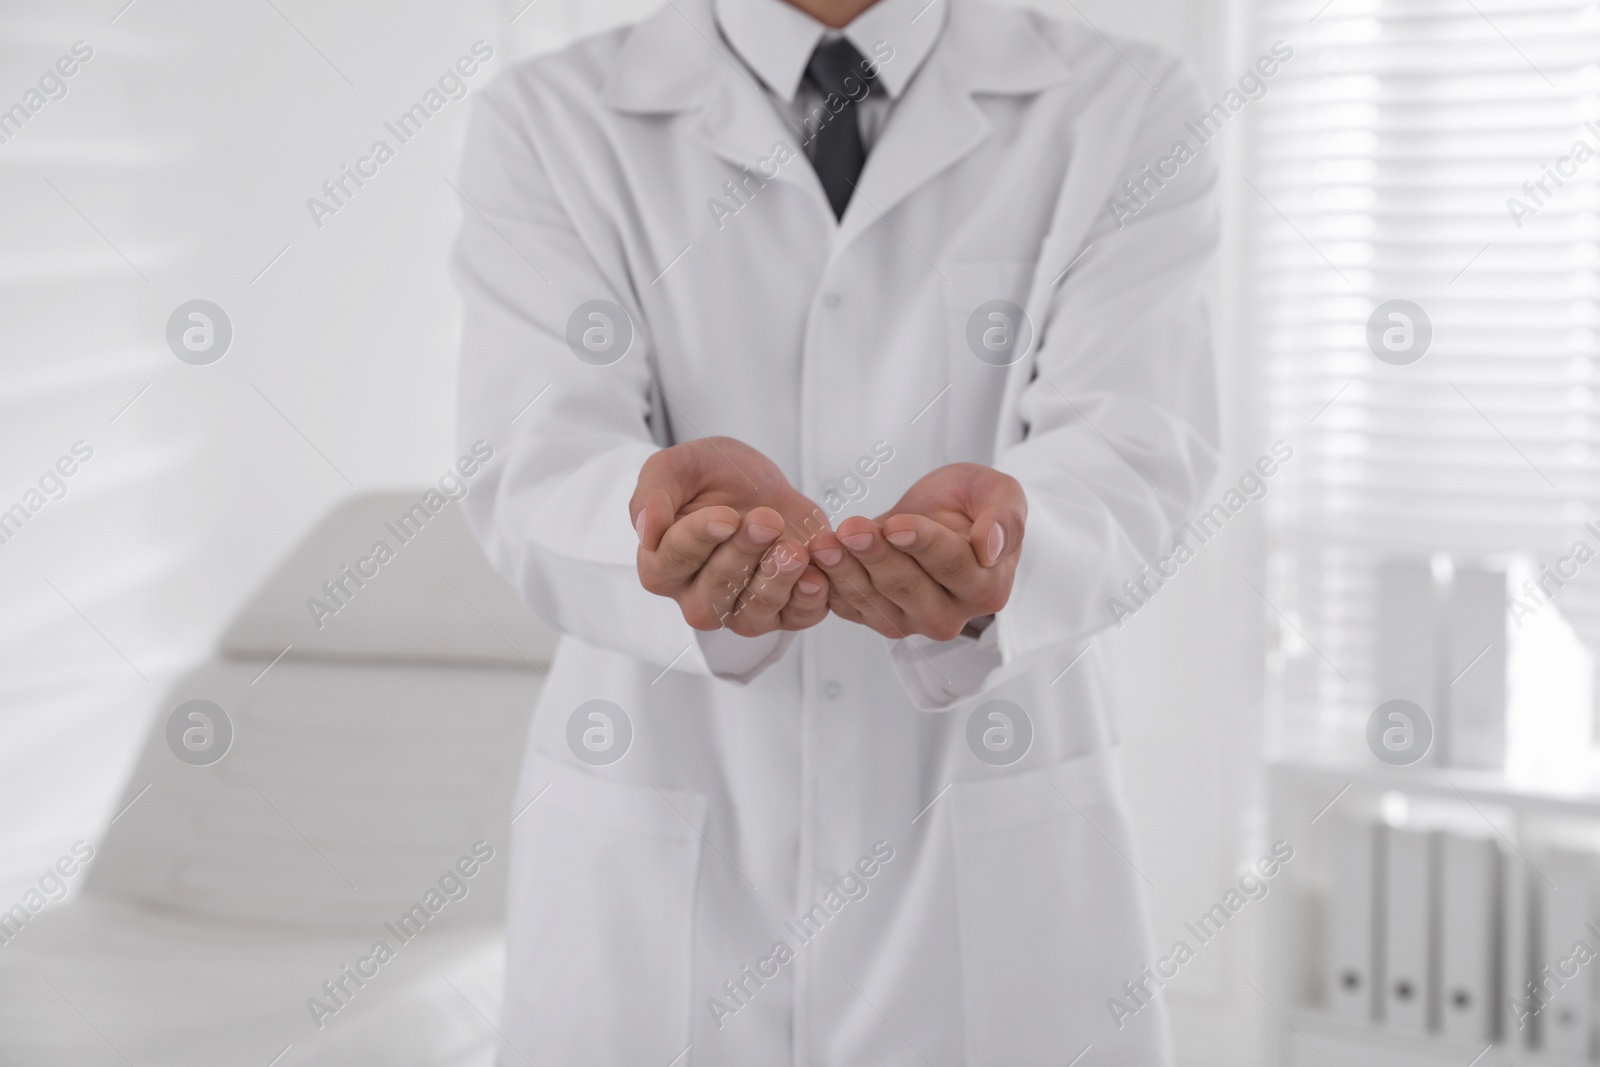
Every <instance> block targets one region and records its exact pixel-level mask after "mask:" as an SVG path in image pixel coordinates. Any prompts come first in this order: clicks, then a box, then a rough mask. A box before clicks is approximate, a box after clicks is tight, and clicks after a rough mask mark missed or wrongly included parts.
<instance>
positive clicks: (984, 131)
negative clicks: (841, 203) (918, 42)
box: [835, 0, 1070, 253]
mask: <svg viewBox="0 0 1600 1067" xmlns="http://www.w3.org/2000/svg"><path fill="white" fill-rule="evenodd" d="M935 2H944V3H949V4H950V12H949V23H948V24H947V25H946V26H945V28H944V33H943V34H942V35H941V36H940V39H939V43H938V44H937V45H935V46H934V49H933V52H932V53H931V54H930V55H929V56H928V58H927V60H926V62H925V63H924V65H923V67H922V69H921V70H920V71H919V72H918V73H917V75H916V76H915V77H914V78H913V79H912V80H911V84H910V85H909V86H907V87H906V90H905V92H904V94H903V95H902V97H901V99H900V100H898V101H897V102H896V104H895V108H894V111H893V113H892V115H891V116H890V119H889V124H888V126H886V127H885V129H884V131H883V135H882V137H881V139H880V140H879V142H878V144H877V146H876V147H874V148H873V150H872V152H871V154H870V155H868V157H867V165H866V169H865V170H863V171H862V173H861V182H860V184H859V185H858V186H857V187H856V192H855V195H854V196H852V197H851V198H850V206H849V207H848V208H847V209H845V213H844V218H843V219H842V220H841V223H840V230H839V240H838V242H837V244H836V245H835V251H836V253H837V251H838V250H841V249H843V248H844V247H845V246H847V245H848V244H849V243H850V242H851V241H852V240H854V239H855V238H856V237H857V236H859V235H860V234H861V233H863V232H864V231H866V230H867V229H868V228H870V227H871V226H873V225H874V224H876V223H877V222H878V221H879V220H881V219H883V218H884V216H886V215H889V214H890V213H891V212H892V211H893V210H894V208H895V205H897V204H899V203H900V202H901V201H902V200H904V199H905V198H906V197H908V196H910V195H911V194H912V193H914V192H916V191H917V189H919V188H920V187H921V186H923V185H925V184H927V183H928V182H930V181H932V180H933V179H935V178H937V177H938V176H939V175H940V174H941V173H943V172H944V171H946V170H948V169H949V168H951V167H952V166H954V165H956V164H957V163H959V162H960V161H961V160H962V159H964V158H965V157H966V156H968V155H970V154H971V153H972V152H973V151H975V150H976V149H977V148H978V147H979V146H980V145H981V144H983V142H984V141H985V139H987V138H988V136H989V132H990V122H989V118H988V116H987V115H985V114H984V111H983V108H982V107H980V106H979V105H978V102H977V101H976V100H975V99H974V97H975V96H979V95H984V94H989V95H1030V94H1033V93H1038V92H1041V91H1043V90H1045V89H1048V88H1050V87H1051V86H1053V85H1056V84H1058V83H1060V82H1063V81H1065V80H1066V79H1067V77H1068V75H1069V73H1070V71H1069V68H1068V66H1067V64H1066V61H1065V59H1064V57H1062V56H1060V55H1058V54H1057V53H1056V52H1055V51H1054V50H1053V49H1052V48H1051V47H1050V45H1049V44H1047V43H1046V41H1045V39H1044V37H1043V35H1042V34H1041V33H1040V31H1039V29H1038V27H1037V26H1035V25H1034V24H1033V23H1032V22H1031V21H1030V20H1031V17H1032V16H1031V15H1030V14H1029V13H1028V12H1026V11H1021V10H1014V9H1010V8H1004V7H994V6H989V5H983V6H981V7H977V6H975V5H971V4H968V3H964V2H962V0H935ZM890 62H893V60H892V59H891V60H890Z"/></svg>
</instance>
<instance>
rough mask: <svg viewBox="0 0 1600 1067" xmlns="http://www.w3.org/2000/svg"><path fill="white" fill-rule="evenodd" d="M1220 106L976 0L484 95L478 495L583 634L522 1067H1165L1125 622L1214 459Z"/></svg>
mask: <svg viewBox="0 0 1600 1067" xmlns="http://www.w3.org/2000/svg"><path fill="white" fill-rule="evenodd" d="M1202 110H1203V107H1202V105H1201V103H1200V100H1199V98H1198V96H1197V94H1196V92H1195V89H1194V85H1193V83H1192V81H1191V79H1190V78H1189V76H1188V75H1187V74H1186V73H1184V71H1183V70H1182V69H1181V68H1180V67H1179V65H1178V64H1177V63H1176V62H1175V61H1173V60H1172V59H1171V58H1169V57H1167V56H1165V55H1163V54H1162V53H1160V52H1158V51H1156V50H1154V49H1151V48H1149V47H1147V46H1144V45H1140V44H1136V43H1132V42H1120V43H1118V44H1116V45H1113V44H1112V43H1110V42H1108V41H1107V40H1106V39H1104V38H1103V37H1101V36H1100V35H1099V34H1098V33H1097V32H1095V31H1094V30H1092V29H1090V28H1088V27H1083V26H1080V25H1077V24H1075V23H1069V22H1058V21H1054V20H1052V19H1049V18H1045V17H1043V16H1040V15H1038V14H1032V13H1026V12H1024V11H1022V10H1017V9H1011V8H1003V7H997V6H989V5H988V4H984V3H980V2H978V0H931V2H930V0H879V2H877V3H873V2H872V0H787V2H786V0H670V2H669V3H667V4H666V5H665V6H663V7H662V8H660V9H659V10H658V11H657V12H656V13H654V14H653V15H651V16H650V17H648V18H646V19H645V20H644V21H643V22H640V23H638V24H637V25H633V26H629V27H625V28H622V29H618V30H614V31H611V32H608V33H604V34H602V35H600V36H597V37H593V38H590V39H587V40H584V41H580V42H579V43H577V44H575V45H573V46H572V47H570V48H568V49H566V50H565V51H562V52H560V53H557V54H555V55H551V56H544V57H540V58H538V59H534V60H531V61H528V62H525V63H522V64H519V65H518V66H517V67H516V68H515V69H513V70H511V71H509V72H507V73H506V74H505V75H504V76H503V77H501V78H500V79H499V80H498V81H497V82H496V83H495V84H494V85H493V86H491V87H490V88H489V89H488V90H487V91H486V92H485V94H484V96H483V98H482V99H481V100H480V101H479V103H478V105H477V108H476V111H475V115H474V119H473V125H472V130H471V133H470V136H469V141H468V146H467V151H466V156H465V160H464V163H463V166H462V171H461V176H460V181H459V188H460V191H461V193H462V198H463V205H462V213H463V223H462V230H461V235H460V240H459V244H458V246H457V252H456V261H455V271H456V278H457V282H458V285H459V287H460V290H461V292H462V294H463V296H464V299H465V304H466V312H465V327H464V337H463V353H462V372H461V393H460V429H461V440H462V441H463V443H464V444H463V447H466V446H469V445H470V444H471V443H472V442H474V441H478V440H483V441H486V442H488V443H489V444H490V445H491V446H492V448H493V451H494V457H493V459H491V460H490V461H489V463H488V464H487V466H486V468H485V472H484V474H482V475H481V476H480V482H479V483H478V484H476V485H475V486H474V489H473V491H472V493H471V494H470V495H469V496H468V497H467V498H466V501H465V507H466V509H467V513H468V515H469V517H470V520H471V522H472V524H473V526H474V528H475V530H476V531H477V534H478V536H479V538H480V540H481V541H482V544H483V546H484V549H485V551H486V552H487V553H488V556H489V558H490V559H491V560H492V561H493V562H494V564H495V565H496V566H497V567H498V568H499V570H500V571H501V572H502V573H503V574H505V576H506V577H507V578H508V579H509V580H510V581H512V582H513V583H514V584H515V585H516V587H517V588H518V589H519V590H520V592H521V593H522V595H523V597H524V598H525V599H526V601H527V603H528V604H529V606H530V607H531V608H532V610H533V611H535V612H536V613H537V614H538V615H540V616H541V617H543V618H544V619H546V620H548V621H549V622H550V623H551V624H553V625H554V626H556V627H557V628H559V629H560V630H561V631H562V632H563V633H564V634H565V638H564V640H563V641H562V643H561V646H560V650H559V651H558V653H557V655H556V659H555V662H554V665H553V667H552V669H551V672H550V678H549V684H548V686H547V687H546V689H545V691H544V694H543V697H542V698H541V700H540V703H539V707H538V709H537V712H536V714H535V716H534V719H533V723H532V727H531V731H530V736H529V739H528V747H527V754H526V759H525V763H524V767H523V773H522V780H521V784H520V786H519V791H518V796H517V798H516V801H515V805H514V810H515V811H516V812H519V814H517V816H516V819H515V821H514V823H513V824H512V827H513V839H512V841H511V854H512V857H513V858H512V870H511V883H510V899H509V918H508V932H509V958H508V975H507V985H506V997H505V1007H504V1014H503V1019H502V1022H501V1024H500V1030H501V1033H502V1035H503V1038H504V1040H503V1043H502V1046H501V1051H500V1057H499V1061H498V1062H499V1064H500V1065H502V1067H513V1065H518V1064H537V1065H540V1067H543V1065H545V1064H560V1065H573V1067H577V1065H584V1067H605V1065H618V1067H621V1065H628V1067H679V1065H693V1067H724V1065H726V1067H733V1065H738V1067H781V1065H795V1067H799V1065H808V1067H809V1065H824V1064H825V1065H828V1067H895V1065H907V1067H911V1065H933V1067H946V1065H951V1067H954V1065H958V1064H967V1065H974V1067H1002V1065H1003V1067H1024V1065H1041V1067H1042V1065H1046V1064H1048V1065H1053V1067H1061V1065H1063V1064H1066V1063H1068V1062H1069V1061H1072V1060H1073V1057H1075V1056H1078V1055H1079V1054H1080V1053H1082V1054H1083V1058H1082V1060H1081V1061H1079V1062H1081V1064H1082V1065H1083V1067H1104V1065H1112V1064H1139V1065H1145V1064H1150V1065H1155V1064H1165V1063H1168V1062H1170V1050H1169V1039H1168V1037H1167V1032H1166V1020H1165V1015H1164V1012H1163V1009H1162V1006H1161V1003H1160V1001H1159V998H1154V999H1152V998H1150V997H1143V998H1134V999H1132V1000H1130V994H1129V992H1128V986H1126V985H1125V984H1124V983H1127V982H1130V981H1131V982H1133V983H1134V985H1135V987H1140V988H1143V989H1145V990H1153V989H1154V986H1153V985H1152V984H1151V982H1150V979H1149V978H1148V977H1147V976H1146V975H1145V973H1144V968H1145V967H1146V965H1148V964H1150V963H1152V961H1153V960H1154V959H1155V958H1156V957H1157V956H1158V955H1159V954H1160V952H1159V951H1158V950H1156V949H1155V947H1154V946H1153V945H1152V944H1151V942H1150V940H1149V937H1148V934H1147V930H1146V924H1145V919H1144V915H1143V904H1142V902H1141V881H1142V879H1141V876H1140V875H1139V874H1138V873H1137V872H1136V870H1135V867H1134V864H1135V863H1136V862H1137V856H1136V854H1135V849H1134V847H1133V845H1132V843H1131V842H1130V840H1129V828H1128V819H1127V813H1126V810H1125V807H1124V801H1123V797H1122V788H1121V785H1120V781H1119V777H1118V763H1117V745H1116V731H1115V728H1114V724H1113V721H1112V718H1113V716H1112V711H1113V709H1112V707H1111V706H1110V701H1111V692H1110V681H1109V668H1108V664H1107V662H1106V658H1105V655H1104V653H1103V650H1102V642H1101V640H1100V638H1099V637H1098V636H1097V635H1100V634H1102V633H1103V632H1104V631H1105V630H1106V629H1107V628H1108V627H1109V626H1110V625H1111V623H1112V622H1113V617H1112V615H1111V613H1110V612H1109V610H1108V607H1107V602H1108V600H1109V599H1110V598H1112V597H1114V596H1120V595H1123V583H1124V581H1126V580H1128V579H1137V577H1138V576H1139V572H1140V570H1141V568H1142V567H1143V566H1144V565H1145V564H1146V563H1147V562H1149V561H1151V560H1154V559H1156V558H1159V557H1160V556H1161V555H1163V554H1165V552H1166V551H1167V550H1168V549H1169V547H1170V545H1171V543H1172V540H1173V537H1174V531H1175V528H1176V527H1177V525H1178V524H1179V523H1181V522H1182V521H1184V519H1185V518H1187V515H1188V512H1189V510H1190V508H1191V507H1192V506H1193V505H1194V504H1195V503H1196V502H1197V500H1198V498H1199V495H1200V494H1201V492H1202V491H1203V489H1204V488H1205V485H1206V483H1207V482H1208V480H1209V479H1210V477H1211V476H1212V474H1213V472H1214V468H1215V460H1216V437H1217V426H1216V419H1215V414H1214V398H1213V386H1212V370H1211V362H1210V351H1209V342H1208V336H1207V335H1208V328H1207V314H1206V309H1205V304H1204V300H1203V297H1202V289H1203V283H1204V278H1205V274H1206V271H1207V269H1208V261H1209V257H1210V255H1211V253H1212V251H1213V247H1214V245H1215V243H1216V216H1215V209H1214V205H1213V203H1212V197H1211V192H1212V187H1213V184H1214V171H1213V165H1212V162H1211V160H1210V159H1209V158H1207V157H1206V156H1205V155H1204V154H1201V155H1199V156H1196V157H1194V158H1186V159H1184V160H1183V161H1182V162H1181V165H1177V166H1174V164H1173V163H1172V161H1171V159H1170V157H1171V154H1172V151H1173V146H1174V142H1175V141H1177V140H1178V138H1179V137H1180V136H1181V135H1182V132H1183V123H1184V121H1185V120H1187V119H1192V118H1195V117H1197V116H1198V115H1199V114H1200V113H1201V112H1202ZM1163 159H1166V163H1165V164H1161V163H1159V162H1158V161H1161V160H1163ZM1147 165H1149V167H1150V169H1149V170H1146V169H1145V168H1146V166H1147ZM1130 180H1131V181H1134V182H1137V183H1139V188H1140V189H1141V190H1142V191H1143V192H1142V195H1141V197H1140V198H1139V199H1138V201H1137V202H1138V203H1139V204H1140V207H1139V210H1137V212H1135V213H1133V214H1132V216H1131V217H1129V213H1128V212H1113V211H1112V210H1110V209H1109V208H1108V200H1109V199H1110V198H1111V197H1113V196H1117V197H1119V198H1122V199H1123V201H1124V203H1127V202H1129V201H1128V199H1127V197H1128V193H1127V192H1126V188H1125V186H1124V184H1123V183H1125V182H1128V181H1130ZM1119 215H1120V216H1121V217H1120V218H1119V217H1118V216H1119ZM1113 997H1116V998H1119V999H1120V1000H1121V1001H1122V1003H1123V1004H1124V1005H1126V1004H1129V1003H1134V1004H1138V1005H1139V1010H1138V1011H1137V1012H1135V1013H1134V1014H1133V1015H1131V1016H1129V1015H1128V1014H1127V1012H1126V1011H1123V1012H1121V1013H1114V1012H1112V1011H1111V1010H1110V1009H1109V1006H1108V1001H1109V1000H1110V999H1111V998H1113ZM1085 1049H1087V1050H1088V1051H1087V1052H1085V1051H1084V1050H1085Z"/></svg>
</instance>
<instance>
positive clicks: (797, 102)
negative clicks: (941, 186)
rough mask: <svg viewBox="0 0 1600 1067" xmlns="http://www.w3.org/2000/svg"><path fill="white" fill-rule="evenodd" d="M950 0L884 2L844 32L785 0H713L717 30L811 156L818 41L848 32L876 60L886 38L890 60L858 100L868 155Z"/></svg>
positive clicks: (925, 55) (918, 65)
mask: <svg viewBox="0 0 1600 1067" xmlns="http://www.w3.org/2000/svg"><path fill="white" fill-rule="evenodd" d="M946 7H948V4H947V3H946V0H931V2H930V0H879V2H878V3H876V4H873V5H872V6H871V7H869V8H867V10H865V11H863V12H862V13H861V14H860V15H857V16H856V18H855V19H854V20H853V21H852V22H851V23H850V24H849V25H848V26H846V27H845V28H844V29H842V30H835V29H832V28H830V27H828V26H825V25H823V24H822V23H820V22H818V21H817V20H816V19H814V18H812V17H811V16H810V15H808V14H806V13H805V12H804V11H801V10H800V9H799V8H797V7H794V6H793V5H791V4H788V3H785V2H784V0H716V3H715V5H714V10H715V12H716V19H717V28H718V29H719V30H721V31H722V36H723V37H724V39H726V40H727V42H728V44H730V45H731V46H732V47H733V50H734V52H735V53H736V54H737V55H738V57H739V58H740V59H742V60H743V61H744V65H745V66H746V68H748V69H749V71H750V72H751V73H752V74H754V75H755V76H756V77H757V78H758V79H759V80H760V81H761V83H762V85H763V86H764V87H765V88H766V90H767V93H768V94H769V95H770V96H771V98H772V102H773V104H774V106H776V107H777V109H778V114H779V117H781V118H782V119H783V121H784V122H785V124H787V125H788V126H789V127H790V128H791V129H793V130H794V131H795V133H796V136H798V137H799V138H800V139H801V140H802V141H803V142H804V143H803V144H802V145H800V146H799V147H802V148H804V150H805V153H806V155H807V156H808V157H809V156H811V155H812V153H813V152H814V151H815V149H816V140H815V138H807V137H806V136H805V129H806V125H805V119H806V117H807V116H808V115H813V114H816V113H817V109H818V108H821V107H822V94H821V93H819V92H818V91H817V89H816V87H815V86H814V85H812V84H811V82H810V81H808V80H807V79H806V76H805V73H806V66H807V64H809V63H810V62H811V54H812V53H813V52H814V51H816V48H817V45H818V44H819V43H821V42H822V41H824V40H828V39H831V38H834V37H841V36H842V37H844V38H845V39H846V40H848V41H849V42H850V43H851V44H852V45H854V46H855V48H856V51H858V52H860V53H861V55H862V56H863V57H864V58H866V59H868V60H871V59H872V58H873V56H874V49H875V48H879V47H881V46H882V45H883V44H885V43H887V44H888V45H889V46H890V47H891V48H892V49H893V52H892V56H893V58H891V59H889V60H888V61H887V62H885V63H882V64H879V66H878V72H877V77H876V79H875V81H874V82H873V84H872V86H871V88H870V89H869V91H868V92H867V95H866V96H864V97H863V98H861V99H860V100H859V101H857V103H856V104H855V107H856V114H857V116H858V118H857V121H858V122H859V123H860V129H861V143H862V145H863V147H865V148H866V150H867V151H868V152H871V151H872V146H873V145H875V144H877V142H878V137H879V136H880V134H881V133H882V132H883V128H884V126H885V125H886V124H887V123H888V121H889V116H890V114H891V113H892V112H893V110H894V101H895V100H897V99H899V97H900V95H901V94H902V93H903V92H904V91H905V89H906V86H907V85H909V84H910V83H911V79H912V78H913V77H914V76H915V75H916V73H917V71H918V70H919V69H921V67H922V63H923V60H925V59H927V58H928V53H930V52H932V51H933V46H934V45H935V44H936V43H937V42H938V40H939V34H940V33H941V32H942V31H943V29H944V23H945V9H946Z"/></svg>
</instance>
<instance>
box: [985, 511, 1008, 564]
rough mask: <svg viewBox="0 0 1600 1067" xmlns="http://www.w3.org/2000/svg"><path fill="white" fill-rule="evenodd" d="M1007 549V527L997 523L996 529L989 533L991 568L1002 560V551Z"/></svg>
mask: <svg viewBox="0 0 1600 1067" xmlns="http://www.w3.org/2000/svg"><path fill="white" fill-rule="evenodd" d="M1005 547H1006V531H1005V527H1003V526H1001V525H1000V524H999V523H998V522H997V523H995V524H994V528H993V529H992V530H990V531H989V566H991V567H992V566H994V563H995V561H996V560H997V559H999V558H1000V550H1001V549H1003V548H1005Z"/></svg>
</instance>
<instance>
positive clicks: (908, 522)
mask: <svg viewBox="0 0 1600 1067" xmlns="http://www.w3.org/2000/svg"><path fill="white" fill-rule="evenodd" d="M883 536H884V540H886V541H888V542H889V544H890V545H892V546H893V547H895V548H897V549H899V550H900V551H901V552H903V553H905V554H906V555H907V556H909V557H911V558H912V559H914V560H916V562H917V564H918V565H919V566H920V567H921V568H922V570H923V571H924V573H926V574H927V575H928V577H929V578H932V579H933V580H934V581H935V582H937V583H939V586H940V587H941V588H943V589H944V590H946V591H947V592H948V593H950V595H952V596H954V597H955V598H956V599H958V600H968V599H972V598H976V597H978V596H981V595H982V594H983V593H985V592H987V591H988V590H989V588H990V586H991V585H992V584H993V577H992V575H991V573H990V572H989V571H988V570H986V569H985V568H984V567H983V565H982V564H980V563H979V562H978V557H977V555H976V554H974V553H973V551H972V543H971V542H970V541H968V540H967V539H966V538H965V537H963V536H961V535H960V534H958V533H956V532H955V531H954V530H951V529H950V528H949V527H948V526H945V525H944V524H943V523H939V522H935V521H934V520H932V519H930V518H927V517H925V516H922V515H891V516H890V517H889V518H888V519H886V520H884V523H883Z"/></svg>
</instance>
